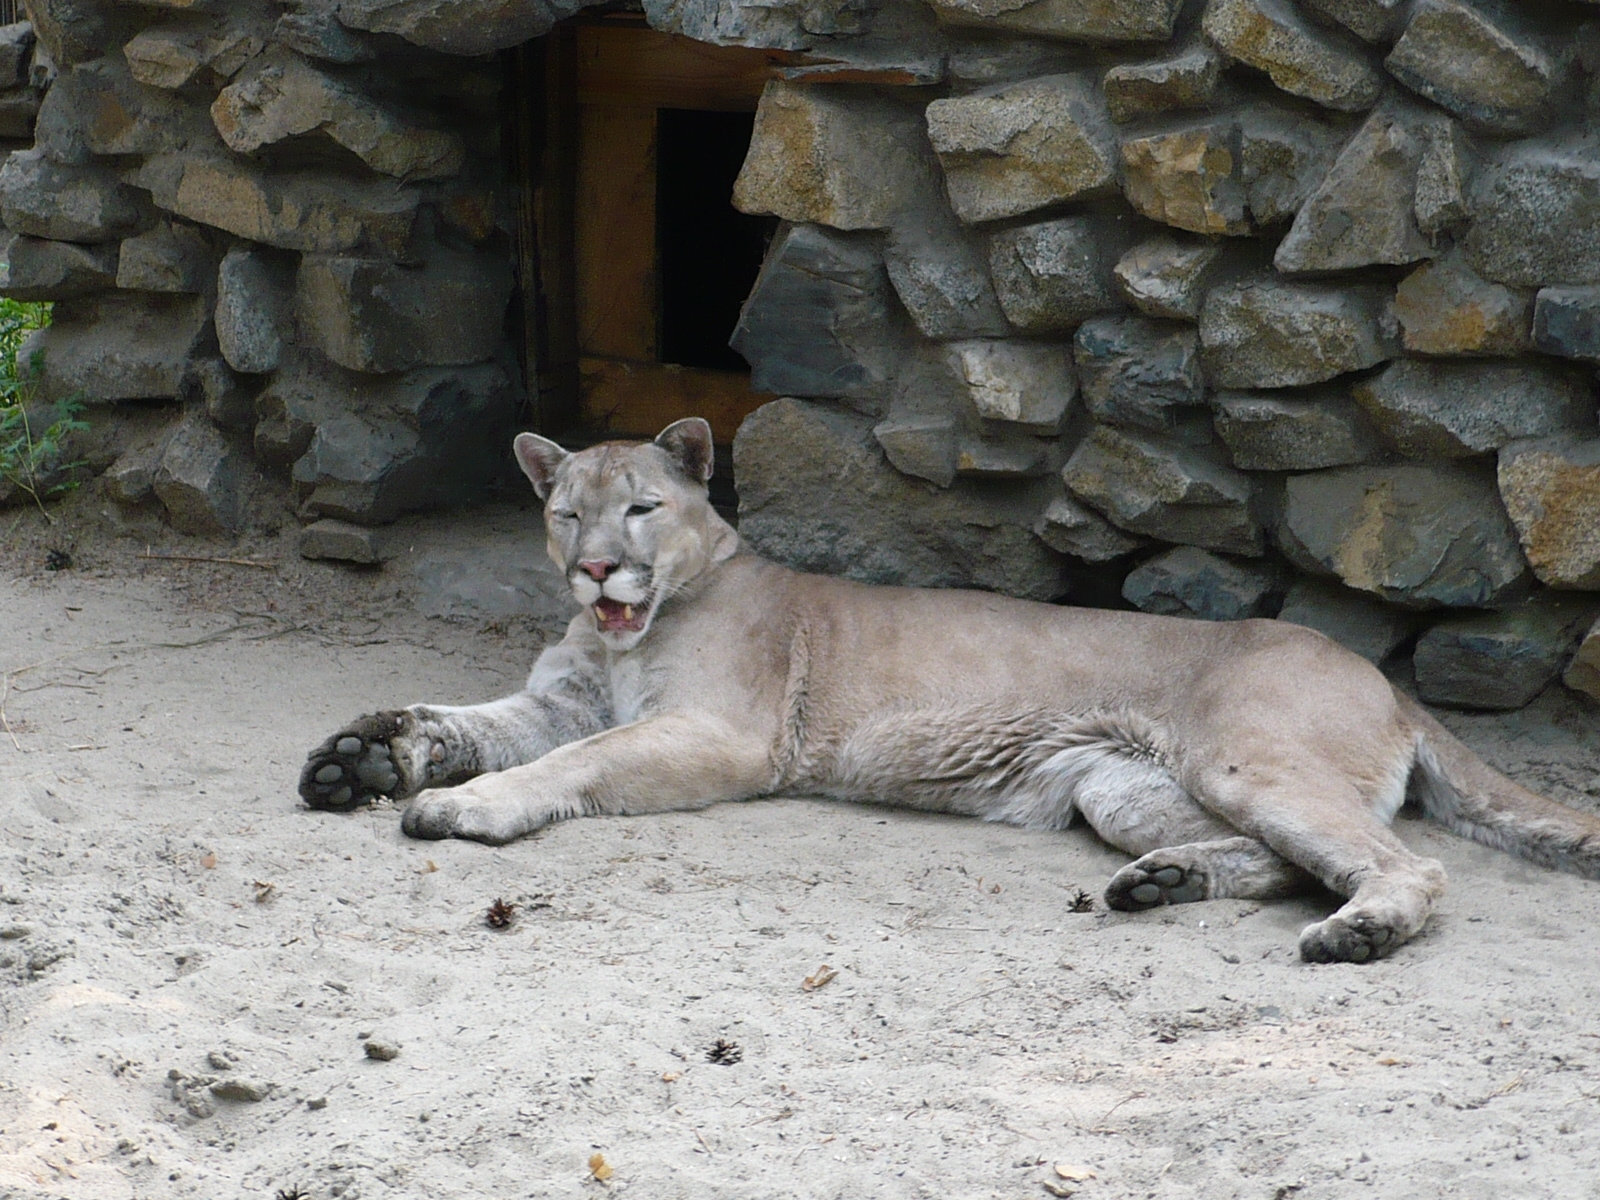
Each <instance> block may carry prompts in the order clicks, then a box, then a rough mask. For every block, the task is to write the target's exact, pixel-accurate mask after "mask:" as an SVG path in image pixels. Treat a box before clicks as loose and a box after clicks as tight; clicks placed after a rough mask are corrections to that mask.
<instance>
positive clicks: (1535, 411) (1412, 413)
mask: <svg viewBox="0 0 1600 1200" xmlns="http://www.w3.org/2000/svg"><path fill="white" fill-rule="evenodd" d="M1351 394H1352V395H1353V396H1354V398H1355V401H1356V403H1357V404H1359V405H1361V407H1362V408H1363V409H1365V410H1366V412H1367V415H1368V416H1370V417H1371V418H1372V421H1373V423H1374V424H1375V425H1377V427H1378V428H1379V429H1380V430H1382V432H1383V433H1384V435H1385V436H1386V437H1387V438H1388V439H1389V440H1390V441H1391V442H1393V443H1394V445H1395V447H1396V448H1397V449H1398V450H1399V451H1400V452H1401V453H1402V454H1404V455H1406V456H1407V457H1408V458H1466V457H1468V456H1470V455H1473V454H1483V453H1486V452H1488V451H1490V450H1498V449H1499V448H1500V447H1502V446H1504V445H1506V444H1508V443H1510V442H1514V441H1517V440H1518V439H1520V438H1537V437H1550V436H1552V435H1555V434H1559V433H1567V432H1575V431H1577V430H1580V429H1582V430H1588V429H1592V428H1593V427H1594V424H1595V415H1594V414H1595V388H1594V383H1593V381H1592V380H1590V379H1587V378H1584V377H1581V376H1580V375H1578V374H1577V373H1576V372H1573V371H1567V370H1562V369H1560V368H1558V367H1545V366H1541V365H1538V364H1537V363H1526V364H1524V363H1475V362H1438V361H1434V360H1429V359H1416V358H1408V359H1401V360H1400V361H1398V362H1393V363H1390V364H1389V365H1388V366H1387V367H1385V368H1384V369H1383V370H1382V371H1380V372H1378V373H1377V374H1376V375H1373V376H1371V377H1370V378H1367V379H1363V380H1362V381H1361V382H1360V383H1358V384H1356V385H1355V387H1354V388H1353V389H1352V391H1351Z"/></svg>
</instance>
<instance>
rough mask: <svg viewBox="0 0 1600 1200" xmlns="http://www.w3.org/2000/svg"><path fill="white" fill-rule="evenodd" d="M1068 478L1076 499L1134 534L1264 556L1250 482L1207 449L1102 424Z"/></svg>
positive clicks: (1077, 454)
mask: <svg viewBox="0 0 1600 1200" xmlns="http://www.w3.org/2000/svg"><path fill="white" fill-rule="evenodd" d="M1061 477H1062V479H1063V481H1064V482H1065V483H1066V485H1067V490H1068V491H1070V492H1071V493H1072V494H1073V495H1074V496H1075V497H1077V498H1078V499H1079V500H1081V501H1083V502H1084V503H1085V504H1087V505H1089V506H1090V507H1091V508H1093V509H1095V510H1096V511H1098V512H1100V513H1102V514H1104V515H1105V517H1106V518H1107V519H1108V520H1110V521H1111V522H1112V523H1113V524H1114V525H1117V526H1118V527H1120V528H1122V529H1125V530H1127V531H1129V532H1130V533H1139V534H1144V535H1145V536H1147V537H1154V538H1160V539H1161V540H1163V541H1168V542H1178V543H1180V544H1183V545H1189V546H1201V547H1204V548H1205V549H1207V550H1220V551H1223V552H1225V553H1231V554H1246V555H1259V554H1260V553H1261V551H1262V546H1263V540H1262V533H1261V527H1260V525H1259V524H1258V523H1257V522H1256V519H1255V516H1254V515H1253V513H1252V511H1251V500H1252V495H1253V488H1252V485H1251V483H1250V479H1249V477H1248V476H1245V475H1242V474H1240V473H1239V472H1238V471H1235V470H1233V469H1232V468H1231V467H1227V466H1224V465H1223V464H1222V463H1220V462H1218V461H1216V459H1215V456H1213V455H1211V454H1210V453H1208V452H1207V451H1206V450H1205V449H1202V448H1197V447H1192V446H1183V445H1178V444H1176V443H1173V442H1169V441H1165V440H1162V439H1159V438H1156V437H1153V436H1150V435H1147V434H1133V433H1128V432H1125V431H1123V430H1119V429H1113V428H1111V427H1110V426H1107V425H1097V426H1095V427H1094V429H1093V430H1092V431H1091V432H1090V434H1089V436H1088V437H1086V438H1085V439H1084V440H1083V442H1082V443H1080V444H1079V446H1078V448H1077V450H1075V451H1074V452H1073V454H1072V457H1071V458H1070V459H1069V460H1068V461H1067V465H1066V466H1065V467H1064V468H1063V469H1062V473H1061Z"/></svg>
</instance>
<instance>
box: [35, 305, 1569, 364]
mask: <svg viewBox="0 0 1600 1200" xmlns="http://www.w3.org/2000/svg"><path fill="white" fill-rule="evenodd" d="M8 294H9V293H8ZM1533 341H1534V344H1535V345H1536V346H1538V347H1539V349H1541V350H1543V351H1544V352H1545V353H1546V354H1559V355H1560V356H1561V357H1562V358H1578V359H1583V360H1584V361H1585V362H1592V363H1600V287H1552V288H1543V289H1541V290H1540V292H1539V294H1538V297H1537V298H1536V300H1535V302H1534V308H1533Z"/></svg>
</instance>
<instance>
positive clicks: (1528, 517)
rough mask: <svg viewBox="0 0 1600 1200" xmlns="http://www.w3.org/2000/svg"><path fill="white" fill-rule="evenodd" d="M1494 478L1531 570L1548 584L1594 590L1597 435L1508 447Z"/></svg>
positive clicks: (1599, 554) (1599, 531) (1598, 577)
mask: <svg viewBox="0 0 1600 1200" xmlns="http://www.w3.org/2000/svg"><path fill="white" fill-rule="evenodd" d="M1499 479H1500V496H1501V498H1502V499H1503V500H1504V501H1505V506H1506V511H1507V512H1508V513H1510V514H1511V520H1512V523H1513V524H1514V525H1515V526H1516V527H1517V536H1518V538H1520V539H1521V541H1522V551H1523V553H1524V554H1526V555H1527V556H1528V562H1529V564H1530V565H1532V567H1533V573H1534V574H1535V575H1537V576H1538V577H1539V578H1540V579H1541V580H1542V581H1543V582H1545V583H1547V584H1549V585H1550V586H1551V587H1557V588H1576V589H1580V590H1583V591H1600V439H1595V438H1591V439H1587V440H1579V439H1577V438H1548V439H1544V440H1542V441H1534V442H1519V443H1516V444H1514V445H1511V446H1508V447H1506V449H1504V450H1503V451H1501V453H1500V471H1499Z"/></svg>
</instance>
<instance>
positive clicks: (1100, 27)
mask: <svg viewBox="0 0 1600 1200" xmlns="http://www.w3.org/2000/svg"><path fill="white" fill-rule="evenodd" d="M930 3H931V4H932V6H933V10H934V12H936V13H937V14H938V15H939V19H940V20H941V21H942V22H945V23H946V24H949V25H955V26H971V27H973V28H977V29H990V30H997V31H998V30H1004V31H1007V32H1012V33H1026V34H1037V35H1038V36H1040V37H1048V38H1063V39H1067V40H1070V41H1074V42H1163V41H1166V40H1167V39H1168V38H1170V37H1171V36H1172V28H1173V24H1174V22H1176V20H1177V18H1178V10H1179V9H1180V8H1181V7H1182V0H1120V2H1118V3H1109V4H1107V3H1089V4H1085V3H1083V0H1025V2H1024V3H1021V4H1019V3H1017V2H1016V0H930Z"/></svg>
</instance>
